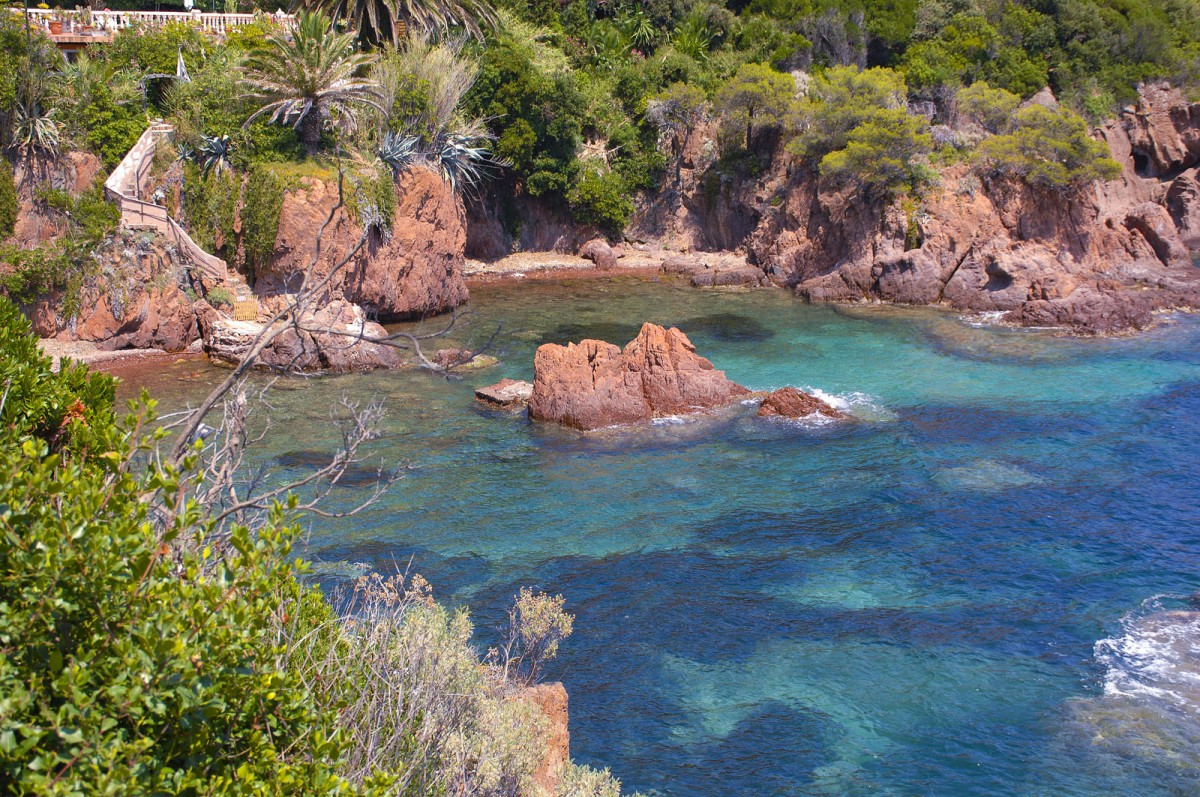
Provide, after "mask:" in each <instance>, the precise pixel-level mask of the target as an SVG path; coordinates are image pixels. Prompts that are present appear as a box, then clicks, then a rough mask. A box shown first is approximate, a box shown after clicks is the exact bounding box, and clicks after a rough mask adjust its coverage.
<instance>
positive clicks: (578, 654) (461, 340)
mask: <svg viewBox="0 0 1200 797" xmlns="http://www.w3.org/2000/svg"><path fill="white" fill-rule="evenodd" d="M472 308H473V310H474V313H473V315H472V316H471V317H469V318H467V319H465V320H464V321H463V322H461V323H460V325H459V326H458V327H457V328H456V329H455V330H454V333H453V334H452V336H451V341H450V342H453V343H457V344H472V343H477V342H478V341H480V340H482V339H484V338H485V337H487V336H488V335H489V334H490V333H491V332H492V331H493V330H495V329H496V328H497V325H498V324H500V325H502V326H501V332H500V334H499V335H498V336H497V338H496V343H497V350H498V354H499V355H500V357H501V359H502V364H501V365H499V366H497V367H495V368H492V369H488V370H486V371H482V372H478V373H471V374H468V375H467V376H466V378H465V379H464V380H463V381H461V382H446V381H443V380H440V379H438V378H436V377H432V376H430V375H427V374H423V373H418V372H400V373H384V374H372V375H362V376H352V377H345V378H336V379H326V380H317V381H309V382H297V383H290V384H288V385H286V387H287V388H288V389H286V390H282V391H279V392H277V394H276V397H275V399H274V403H275V406H276V413H275V421H276V425H275V431H274V432H273V434H272V437H271V441H270V450H269V451H268V452H266V454H265V456H266V458H267V461H274V462H276V463H278V462H280V461H282V462H283V463H285V465H286V467H285V465H279V466H278V471H279V473H280V475H281V476H282V475H287V474H288V473H289V472H290V469H295V468H297V467H303V462H304V461H305V459H306V457H308V456H309V453H308V452H321V451H324V450H327V449H328V447H329V446H330V445H331V441H332V440H333V436H332V434H331V425H330V424H329V422H328V421H326V420H324V419H325V418H326V417H327V409H328V407H329V405H330V403H331V402H332V401H333V400H335V399H336V398H337V397H338V396H339V395H341V394H343V393H346V394H349V395H351V396H358V397H373V396H379V397H382V398H384V399H385V400H386V402H387V405H388V407H389V412H390V414H389V420H388V427H387V433H386V434H385V436H384V438H383V439H382V440H380V441H379V443H378V445H377V446H376V447H375V449H374V451H375V453H376V455H378V456H379V457H382V458H383V459H384V460H385V461H386V462H388V463H389V464H396V463H399V462H408V463H411V465H412V466H413V470H412V472H411V473H410V474H409V475H408V476H407V477H406V478H405V479H404V480H403V481H402V482H400V483H398V484H397V485H395V486H394V487H393V488H392V491H391V492H390V493H389V495H388V496H387V498H386V499H385V500H384V501H383V502H382V503H380V504H378V505H376V506H375V507H373V508H371V510H369V511H368V512H366V513H365V514H362V515H359V516H357V517H355V518H352V519H348V520H344V521H321V522H314V523H313V525H312V529H311V536H310V540H309V543H308V550H307V555H308V556H309V557H311V558H314V559H316V560H319V561H321V562H324V563H326V564H327V570H326V572H329V573H335V572H338V571H339V569H343V570H344V569H345V564H344V563H367V564H369V565H371V566H374V567H378V568H387V569H390V568H394V567H396V566H399V567H401V568H405V567H408V566H410V562H411V568H412V569H413V570H415V571H417V572H420V573H422V574H423V575H425V576H426V577H427V578H428V579H429V580H430V581H431V582H432V583H433V585H434V588H435V593H436V594H437V595H438V596H439V597H440V598H441V599H442V600H444V601H448V602H450V603H454V604H467V605H469V606H470V607H471V609H472V612H473V616H474V617H475V619H476V623H477V637H478V639H479V642H480V645H481V646H485V645H487V644H489V643H490V642H492V641H494V640H495V639H496V637H497V632H496V630H495V629H496V627H497V626H498V625H499V622H500V617H501V612H502V610H503V608H504V607H505V606H506V605H507V604H508V603H509V602H510V600H511V597H512V595H513V594H514V593H515V592H516V590H517V589H518V588H519V587H520V586H521V585H533V586H535V587H538V588H540V589H543V590H546V591H550V592H553V593H562V594H563V595H565V596H566V597H567V601H568V608H569V610H570V611H572V612H573V613H574V614H575V615H576V623H575V628H576V632H575V635H574V637H572V638H571V639H570V640H569V641H568V642H567V643H566V644H565V645H564V648H563V651H562V654H561V656H560V658H559V660H558V661H557V662H555V664H554V665H553V667H552V670H551V673H550V676H551V677H552V678H556V679H561V680H562V681H564V682H565V684H566V686H567V689H568V691H569V693H570V700H571V751H572V754H573V756H574V757H575V758H576V760H579V761H581V762H586V763H590V764H594V765H602V766H608V767H611V768H612V770H613V771H614V773H615V774H617V775H618V776H619V777H620V778H621V779H622V781H623V782H624V785H625V787H626V788H627V789H629V790H633V789H638V790H641V791H643V792H647V793H655V794H660V795H680V796H683V795H687V796H688V797H692V796H693V795H695V796H697V797H735V796H738V795H795V794H821V795H825V794H829V795H860V794H862V795H866V794H872V795H939V796H942V795H945V796H950V795H1047V796H1049V795H1061V796H1064V797H1065V796H1067V795H1139V796H1141V795H1145V796H1146V797H1154V796H1156V795H1190V794H1200V756H1198V755H1197V754H1198V753H1200V748H1197V747H1196V742H1197V740H1200V730H1198V729H1200V708H1198V707H1200V701H1193V700H1192V698H1193V695H1192V694H1191V693H1190V692H1188V691H1187V690H1186V689H1183V688H1181V689H1179V690H1175V691H1171V690H1170V689H1168V690H1165V691H1166V694H1159V693H1157V692H1154V690H1153V689H1148V690H1146V691H1145V694H1130V695H1128V696H1125V697H1122V696H1121V695H1120V694H1117V692H1116V691H1114V687H1113V684H1114V683H1116V682H1117V681H1119V680H1120V679H1118V678H1116V676H1117V675H1120V673H1118V672H1115V671H1118V670H1121V668H1123V667H1127V666H1132V665H1130V664H1129V662H1128V661H1126V660H1125V659H1123V658H1121V657H1120V656H1116V657H1114V656H1103V655H1098V648H1097V643H1101V647H1100V650H1103V649H1105V648H1104V645H1105V644H1116V643H1122V642H1129V643H1130V646H1131V649H1132V648H1138V645H1137V644H1133V643H1138V642H1139V640H1141V641H1145V640H1143V639H1142V638H1141V637H1139V636H1138V633H1139V632H1138V628H1139V626H1138V623H1139V622H1140V621H1141V620H1142V619H1143V618H1144V617H1146V616H1147V615H1148V614H1151V613H1152V612H1153V611H1154V610H1155V609H1157V608H1160V607H1161V606H1166V607H1167V608H1178V607H1180V606H1183V605H1185V602H1184V600H1183V599H1184V598H1186V597H1187V596H1188V595H1190V594H1191V593H1194V592H1195V591H1196V590H1198V589H1200V571H1198V565H1200V533H1198V532H1197V529H1198V528H1200V522H1198V521H1200V493H1198V491H1197V477H1196V473H1197V468H1198V465H1200V347H1198V346H1197V343H1198V342H1200V324H1198V323H1196V322H1195V321H1193V320H1192V319H1189V318H1186V317H1185V318H1181V319H1178V320H1176V321H1175V322H1174V323H1171V324H1169V325H1167V326H1165V327H1164V328H1162V329H1160V330H1158V331H1154V332H1151V333H1148V334H1145V335H1141V336H1137V337H1132V338H1122V339H1115V340H1074V339H1069V338H1062V337H1057V336H1054V335H1051V334H1049V333H1046V332H1037V331H1014V330H1004V329H996V328H977V327H972V326H970V325H969V324H967V323H965V322H963V321H962V320H960V319H958V318H957V317H955V316H952V315H948V314H942V313H937V312H932V311H903V310H891V309H886V308H870V307H864V308H860V309H853V310H845V309H843V310H838V309H835V308H831V307H823V306H809V305H804V304H801V303H799V302H797V301H796V300H794V299H793V298H792V297H790V296H788V295H786V294H783V293H780V292H775V291H763V292H753V293H706V292H700V291H695V290H692V289H690V288H686V287H683V286H678V285H674V284H652V283H646V282H642V281H639V280H624V281H598V280H597V281H581V282H576V283H565V284H554V285H520V284H508V285H500V286H488V287H485V288H481V289H477V290H476V291H475V292H474V298H473V303H472ZM646 320H649V321H656V322H659V323H671V324H677V325H679V326H680V327H681V328H682V329H684V331H685V332H688V333H689V335H690V336H691V338H692V340H693V342H694V343H695V344H696V345H697V347H698V349H699V350H700V352H701V353H702V354H704V355H705V356H707V357H709V358H710V359H711V360H713V361H714V363H715V364H716V365H717V367H719V368H723V369H725V370H726V371H727V373H728V374H729V375H730V376H731V377H732V378H734V379H735V380H737V381H739V382H741V383H743V384H745V385H747V386H749V387H752V388H756V389H759V388H773V387H779V386H782V385H785V384H793V385H798V386H802V387H809V388H815V389H819V390H821V391H823V392H824V393H826V394H828V395H830V396H833V397H837V399H838V400H841V401H844V402H846V403H847V405H848V406H849V407H850V408H851V411H852V412H853V413H855V414H856V415H857V416H858V418H859V420H858V421H856V422H854V423H847V424H835V425H827V426H820V427H813V426H805V425H803V424H794V423H789V422H781V421H776V420H760V419H757V418H754V417H753V408H752V407H742V408H738V409H737V410H736V411H733V412H730V413H726V414H724V415H722V416H719V417H716V418H706V419H702V420H689V421H686V422H679V423H660V424H656V425H654V426H652V427H647V428H644V429H636V430H607V431H603V432H600V433H595V434H591V435H583V434H577V433H574V432H568V431H563V430H559V429H557V428H551V427H546V426H542V425H537V424H530V423H529V422H528V421H527V420H525V419H524V418H521V417H511V416H507V415H504V414H498V413H492V412H488V411H486V410H483V409H481V408H480V407H478V406H476V405H475V404H474V402H473V401H472V397H471V396H472V388H473V387H474V386H476V385H482V384H489V383H491V382H493V381H496V380H498V379H499V378H501V377H502V376H512V377H518V378H520V377H524V378H529V377H530V376H531V375H532V360H533V351H534V349H535V348H536V346H537V345H538V344H539V343H542V342H545V341H558V342H562V341H565V340H569V339H570V340H575V339H579V338H580V337H584V336H598V337H604V338H607V339H609V340H611V341H613V342H617V343H620V344H623V343H624V342H625V341H627V340H628V339H630V338H631V337H632V336H633V335H634V334H635V333H636V330H637V328H638V326H639V325H640V323H641V322H642V321H646ZM185 367H186V368H188V369H191V370H194V366H180V367H177V368H175V369H167V370H166V371H165V372H162V373H158V374H156V375H154V377H153V378H151V377H149V376H146V377H144V379H145V381H147V382H149V383H151V385H152V387H153V388H154V389H155V390H156V391H158V392H160V393H162V394H164V395H165V396H166V397H167V398H168V403H169V400H170V399H171V398H172V397H174V398H178V397H179V396H182V395H185V394H187V393H189V392H191V393H192V394H194V393H195V392H196V391H197V390H198V389H199V388H198V386H197V385H195V384H193V383H191V382H177V381H174V380H175V379H176V378H177V377H178V376H179V375H180V373H181V370H180V369H181V368H185ZM206 379H207V377H205V376H204V375H201V382H203V381H206ZM281 456H282V457H283V459H282V460H280V459H278V458H279V457H281ZM339 563H340V564H339ZM332 578H333V577H332V576H328V577H327V580H331V579H332ZM1103 640H1113V641H1115V642H1109V643H1105V642H1102V641H1103ZM1131 640H1132V642H1131ZM1150 642H1153V640H1150ZM1196 644H1197V645H1200V641H1197V642H1196ZM1145 647H1146V646H1145V645H1143V646H1142V647H1141V648H1138V650H1141V651H1142V653H1143V654H1145V653H1146V651H1145V650H1144V648H1145ZM1122 649H1124V648H1122ZM1156 650H1157V649H1155V648H1154V647H1153V645H1150V650H1149V653H1148V654H1146V655H1149V656H1150V658H1151V659H1153V657H1154V656H1155V655H1158V652H1156ZM1159 652H1161V651H1159ZM1163 655H1166V654H1163ZM1143 663H1144V662H1143ZM1148 666H1150V669H1151V670H1154V667H1156V666H1158V663H1157V659H1154V660H1153V661H1151V662H1150V665H1148ZM1139 677H1140V676H1139ZM1180 677H1181V678H1182V679H1183V680H1184V681H1186V680H1187V678H1188V677H1189V676H1188V674H1187V673H1184V674H1183V675H1181V676H1180ZM1106 684H1108V686H1109V688H1108V690H1107V692H1106V688H1105V687H1106ZM1197 684H1200V680H1197ZM1185 685H1186V684H1185ZM1198 689H1200V687H1198ZM1160 691H1163V690H1160ZM1189 723H1190V725H1189Z"/></svg>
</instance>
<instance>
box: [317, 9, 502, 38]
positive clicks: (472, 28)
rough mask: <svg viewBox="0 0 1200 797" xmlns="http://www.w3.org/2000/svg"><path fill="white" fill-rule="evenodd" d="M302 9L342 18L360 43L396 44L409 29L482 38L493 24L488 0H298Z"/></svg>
mask: <svg viewBox="0 0 1200 797" xmlns="http://www.w3.org/2000/svg"><path fill="white" fill-rule="evenodd" d="M300 5H301V7H303V8H307V9H311V10H318V11H322V12H324V13H327V14H329V15H330V16H331V17H333V18H334V19H346V20H349V21H350V25H351V26H352V27H353V29H354V33H355V35H356V36H358V38H359V40H360V41H362V42H363V43H364V44H370V45H372V46H379V45H381V44H386V43H389V42H391V43H398V41H399V40H401V39H404V38H405V37H406V36H407V35H408V34H409V32H410V30H415V32H417V33H445V32H447V31H449V30H450V29H451V28H455V27H460V28H462V29H463V30H465V31H466V32H467V34H468V35H469V36H473V37H474V38H476V39H479V40H481V41H482V40H483V33H484V31H485V30H492V29H495V28H496V27H497V18H496V11H495V9H493V8H492V6H491V4H490V2H489V0H300Z"/></svg>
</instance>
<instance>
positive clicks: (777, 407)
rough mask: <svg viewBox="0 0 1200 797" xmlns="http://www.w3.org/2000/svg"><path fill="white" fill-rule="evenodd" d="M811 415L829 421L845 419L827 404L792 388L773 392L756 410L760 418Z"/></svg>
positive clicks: (843, 414)
mask: <svg viewBox="0 0 1200 797" xmlns="http://www.w3.org/2000/svg"><path fill="white" fill-rule="evenodd" d="M813 415H820V416H822V417H825V418H829V419H831V420H843V419H844V418H846V413H844V412H842V411H841V410H839V409H837V408H836V407H834V406H832V405H831V404H829V403H828V402H825V401H822V400H821V399H819V398H817V397H816V396H814V395H812V394H810V393H805V392H804V391H802V390H797V389H796V388H794V387H783V388H780V389H779V390H776V391H774V392H773V393H771V394H770V395H768V396H767V397H766V398H765V399H763V403H762V404H761V405H759V408H758V417H760V418H808V417H810V416H813Z"/></svg>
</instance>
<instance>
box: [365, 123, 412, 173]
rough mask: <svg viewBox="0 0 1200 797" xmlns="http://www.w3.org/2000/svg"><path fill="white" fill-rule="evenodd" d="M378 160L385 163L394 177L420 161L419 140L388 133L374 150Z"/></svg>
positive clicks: (404, 134)
mask: <svg viewBox="0 0 1200 797" xmlns="http://www.w3.org/2000/svg"><path fill="white" fill-rule="evenodd" d="M375 154H376V155H378V156H379V159H380V160H381V161H383V162H384V163H386V164H387V165H388V166H389V167H390V168H391V170H392V176H393V177H395V176H397V175H399V174H400V172H402V171H404V170H405V169H407V168H408V167H410V166H412V165H413V164H414V163H416V162H417V161H418V160H420V159H421V139H420V138H418V137H417V136H413V135H408V134H406V133H393V132H391V131H388V132H387V133H385V134H384V136H383V140H382V141H380V142H379V147H378V148H377V149H376V150H375Z"/></svg>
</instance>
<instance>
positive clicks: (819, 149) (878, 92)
mask: <svg viewBox="0 0 1200 797" xmlns="http://www.w3.org/2000/svg"><path fill="white" fill-rule="evenodd" d="M907 94H908V89H907V86H905V84H904V77H903V76H902V75H901V74H900V73H898V72H896V71H894V70H891V69H883V68H877V69H862V70H860V69H858V68H856V67H853V66H843V67H834V68H832V69H829V70H827V71H826V72H825V74H823V75H819V76H817V77H816V78H815V79H814V80H813V84H812V86H811V87H810V88H809V91H808V96H807V97H806V98H805V99H804V100H803V101H801V103H800V104H799V107H798V109H797V110H798V117H799V119H800V121H801V131H800V134H799V135H798V136H797V137H796V139H795V140H794V141H793V142H792V143H791V145H790V149H791V150H792V152H793V153H795V154H797V155H800V156H801V157H807V158H821V157H823V156H824V155H826V154H827V153H830V152H834V151H836V150H840V149H842V148H844V147H845V146H846V144H847V142H848V141H849V140H850V134H851V132H852V131H853V130H854V129H855V128H856V127H858V126H859V125H861V124H863V123H864V122H867V121H870V120H871V119H873V118H874V117H875V116H876V115H877V114H879V113H880V112H883V111H893V110H899V109H902V108H904V107H905V98H906V96H907Z"/></svg>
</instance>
